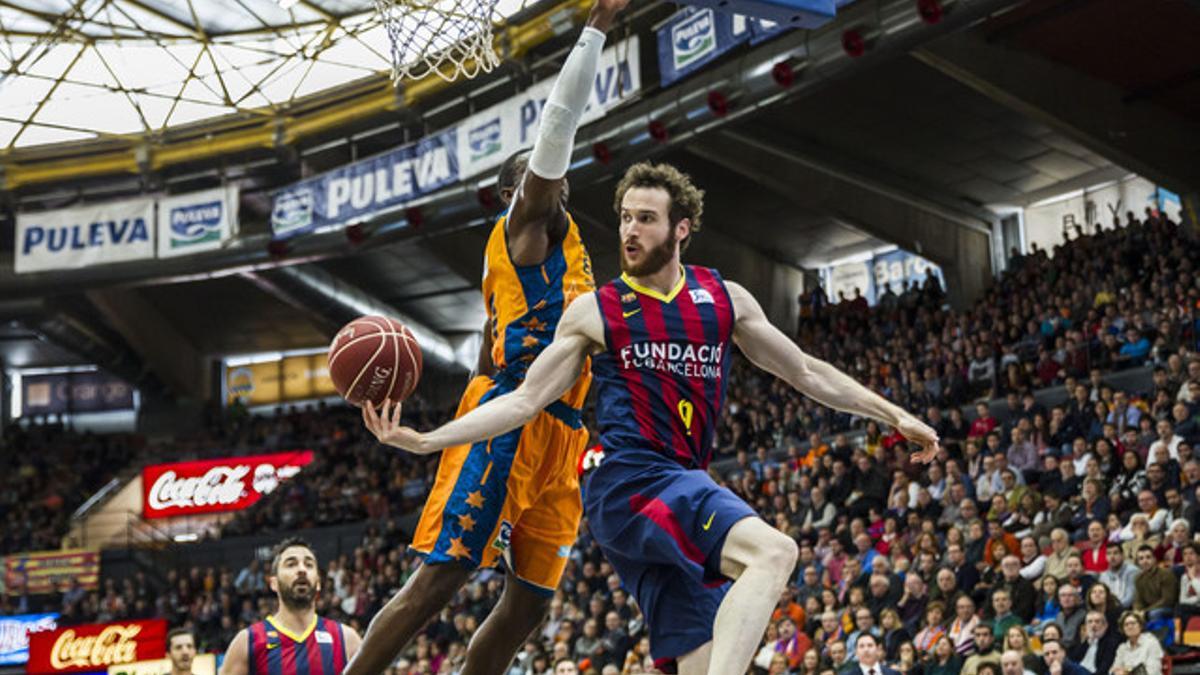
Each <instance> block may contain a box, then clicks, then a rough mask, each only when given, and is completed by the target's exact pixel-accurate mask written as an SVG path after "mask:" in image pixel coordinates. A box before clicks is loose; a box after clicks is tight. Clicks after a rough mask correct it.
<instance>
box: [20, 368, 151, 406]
mask: <svg viewBox="0 0 1200 675" xmlns="http://www.w3.org/2000/svg"><path fill="white" fill-rule="evenodd" d="M132 408H133V387H132V386H130V385H129V384H128V383H126V382H123V381H121V380H119V379H117V378H115V377H113V376H112V375H108V374H106V373H99V372H95V373H52V374H47V375H26V376H24V377H22V378H21V414H22V415H48V414H61V413H81V412H106V411H110V410H131V409H132Z"/></svg>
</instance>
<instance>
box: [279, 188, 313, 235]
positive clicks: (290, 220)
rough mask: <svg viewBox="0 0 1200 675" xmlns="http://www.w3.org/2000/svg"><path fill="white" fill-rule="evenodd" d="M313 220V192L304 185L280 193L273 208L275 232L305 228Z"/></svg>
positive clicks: (281, 232) (283, 232) (280, 232)
mask: <svg viewBox="0 0 1200 675" xmlns="http://www.w3.org/2000/svg"><path fill="white" fill-rule="evenodd" d="M312 222H313V193H312V190H311V189H310V188H307V187H302V188H297V189H294V190H288V191H287V192H283V193H280V194H279V196H277V197H276V198H275V207H274V208H273V209H271V229H273V230H274V231H275V234H286V233H288V232H291V231H293V230H303V229H305V228H308V227H310V226H311V225H312Z"/></svg>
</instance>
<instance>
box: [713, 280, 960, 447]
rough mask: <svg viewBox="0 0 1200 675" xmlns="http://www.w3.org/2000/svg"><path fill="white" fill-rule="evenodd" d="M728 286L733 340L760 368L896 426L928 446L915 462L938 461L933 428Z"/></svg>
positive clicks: (827, 400) (832, 405)
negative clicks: (812, 352)
mask: <svg viewBox="0 0 1200 675" xmlns="http://www.w3.org/2000/svg"><path fill="white" fill-rule="evenodd" d="M725 285H726V287H727V288H728V289H729V295H730V297H731V298H732V299H733V308H734V313H735V314H736V316H737V322H736V323H735V325H734V329H733V339H734V341H735V342H736V343H737V345H738V347H739V348H741V350H742V353H744V354H745V355H746V357H747V358H749V359H750V360H751V361H752V362H754V364H755V365H756V366H758V367H759V368H762V369H763V370H765V371H767V372H769V373H771V374H773V375H775V376H776V377H778V378H780V379H782V380H784V381H785V382H787V383H788V384H790V385H791V386H792V387H794V388H796V390H797V391H799V392H800V393H802V394H804V395H805V396H808V397H810V398H812V399H815V400H816V401H818V402H820V403H822V404H824V405H827V406H829V407H830V408H836V409H837V410H842V411H844V412H849V413H854V414H856V415H861V416H863V417H870V418H873V419H876V420H879V421H880V422H882V423H884V424H888V425H891V426H894V427H896V428H897V429H899V430H900V433H902V434H904V436H905V437H906V438H908V439H909V440H911V441H913V442H915V443H919V444H920V445H921V447H922V448H923V450H922V451H921V452H920V453H917V454H916V455H915V456H914V459H916V460H917V461H926V462H927V461H930V460H932V459H933V457H934V455H936V454H937V448H938V437H937V432H935V431H934V430H933V429H932V428H930V427H929V425H927V424H925V423H924V422H922V421H921V420H919V419H917V418H916V417H915V416H913V415H912V414H911V413H909V412H908V411H906V410H904V409H903V408H900V407H899V406H897V405H895V404H893V403H891V402H890V401H888V400H887V399H885V398H883V397H882V396H880V395H879V394H876V393H875V392H873V391H871V390H870V389H867V388H866V387H864V386H863V385H861V384H859V383H858V382H857V381H855V379H854V378H852V377H850V376H849V375H847V374H845V373H843V372H842V371H840V370H838V369H837V368H834V367H833V366H831V365H829V364H828V363H826V362H825V361H822V360H821V359H818V358H814V357H812V356H809V355H808V354H805V353H804V352H803V351H802V350H801V349H800V347H799V346H797V345H796V343H795V342H793V341H792V340H791V339H790V338H788V336H787V335H784V334H783V332H782V331H780V330H779V329H778V328H776V327H775V326H773V325H771V322H770V321H768V320H767V316H766V314H764V313H763V310H762V307H761V306H760V305H759V304H758V301H757V300H755V299H754V296H753V295H751V294H750V293H749V292H748V291H747V290H746V289H745V288H742V287H741V286H740V285H738V284H735V283H732V282H726V284H725Z"/></svg>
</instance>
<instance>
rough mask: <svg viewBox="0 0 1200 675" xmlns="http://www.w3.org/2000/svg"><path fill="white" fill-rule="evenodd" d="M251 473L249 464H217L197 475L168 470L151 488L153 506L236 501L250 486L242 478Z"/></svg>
mask: <svg viewBox="0 0 1200 675" xmlns="http://www.w3.org/2000/svg"><path fill="white" fill-rule="evenodd" d="M249 473H250V467H249V466H247V465H245V464H241V465H238V466H214V467H213V468H211V469H209V470H208V472H207V473H205V474H204V475H203V476H199V477H196V478H178V477H177V476H176V474H175V472H174V471H166V472H164V473H163V475H161V476H159V477H158V480H156V481H154V485H153V486H151V488H150V495H149V497H148V500H149V502H150V507H151V508H154V509H169V508H188V507H193V506H215V505H218V504H219V505H228V504H234V503H236V502H237V501H238V500H239V499H241V498H242V494H243V492H244V491H245V489H246V485H245V483H244V482H243V481H242V479H243V478H245V477H246V475H247V474H249Z"/></svg>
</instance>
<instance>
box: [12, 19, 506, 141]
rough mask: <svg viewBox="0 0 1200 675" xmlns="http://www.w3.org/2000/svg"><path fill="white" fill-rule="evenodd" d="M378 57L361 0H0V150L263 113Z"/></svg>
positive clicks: (366, 73) (371, 69) (384, 43)
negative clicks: (229, 116) (0, 0)
mask: <svg viewBox="0 0 1200 675" xmlns="http://www.w3.org/2000/svg"><path fill="white" fill-rule="evenodd" d="M524 4H525V0H500V2H499V3H498V5H497V14H498V18H500V17H507V16H511V15H512V14H513V13H515V12H517V11H518V10H520V9H521V8H522V7H523V5H524ZM390 54H391V52H390V43H389V41H388V37H387V32H386V30H385V29H384V27H383V26H382V25H381V23H380V21H379V19H378V15H377V14H376V13H375V11H374V2H373V0H4V2H0V151H3V150H4V149H10V150H11V149H13V148H24V147H29V146H36V145H41V144H49V143H62V142H69V141H82V140H93V139H98V138H99V139H103V138H112V137H123V136H129V135H151V136H153V135H156V134H160V133H161V132H163V131H165V130H166V129H168V128H170V127H178V126H181V125H185V124H189V123H194V122H199V121H203V120H210V119H213V118H217V117H223V116H228V115H243V116H249V117H254V116H263V117H268V118H269V117H270V116H273V115H275V114H277V113H279V112H280V111H283V110H286V109H287V108H288V107H289V105H291V104H292V103H294V102H295V101H296V100H297V99H298V98H302V97H304V96H308V95H310V94H314V93H317V92H320V91H323V90H326V89H329V88H330V87H335V86H338V85H343V84H345V83H347V82H351V81H354V80H358V79H362V78H365V77H370V76H375V75H378V74H380V73H382V72H384V71H386V70H388V69H389V68H390V64H391V56H390Z"/></svg>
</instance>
